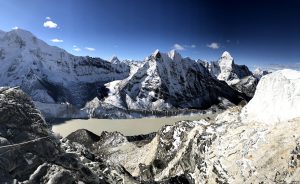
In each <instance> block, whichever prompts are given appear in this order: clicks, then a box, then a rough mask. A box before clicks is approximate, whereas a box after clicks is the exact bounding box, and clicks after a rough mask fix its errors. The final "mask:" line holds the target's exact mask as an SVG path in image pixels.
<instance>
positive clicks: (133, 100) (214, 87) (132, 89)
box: [104, 50, 242, 110]
mask: <svg viewBox="0 0 300 184" xmlns="http://www.w3.org/2000/svg"><path fill="white" fill-rule="evenodd" d="M110 86H114V88H115V89H117V90H113V93H114V94H113V95H108V97H107V98H105V99H104V102H105V103H109V104H112V105H114V106H117V107H120V108H125V109H127V108H128V109H148V110H163V109H174V108H208V107H210V106H211V105H213V104H217V103H219V101H220V100H219V98H220V97H224V98H227V99H229V100H230V101H233V102H234V103H238V101H239V99H238V98H239V97H238V96H239V95H240V94H239V93H237V92H236V91H234V90H232V89H231V88H230V87H229V86H228V85H226V84H224V83H222V82H219V81H218V80H216V79H213V78H212V77H211V76H210V74H209V72H208V71H207V69H206V68H205V67H204V66H203V65H202V64H201V63H199V62H196V61H194V60H191V59H189V58H182V57H181V55H180V54H179V53H178V52H176V51H175V50H172V51H170V52H169V53H167V54H165V53H161V52H160V51H159V50H156V51H155V52H154V53H153V54H152V55H150V56H149V57H147V58H146V59H145V62H144V63H143V65H142V66H141V67H139V68H138V70H137V71H136V72H135V73H133V74H132V75H130V76H129V77H128V78H126V79H124V80H121V81H118V82H116V83H112V84H110ZM221 89H222V90H221ZM110 91H112V90H110ZM240 97H241V98H240V99H242V96H240Z"/></svg>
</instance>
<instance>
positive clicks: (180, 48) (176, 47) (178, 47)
mask: <svg viewBox="0 0 300 184" xmlns="http://www.w3.org/2000/svg"><path fill="white" fill-rule="evenodd" d="M173 49H175V50H185V48H184V47H183V46H182V45H180V44H178V43H175V44H174V45H173Z"/></svg>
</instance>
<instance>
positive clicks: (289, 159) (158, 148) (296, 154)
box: [92, 107, 300, 184]
mask: <svg viewBox="0 0 300 184" xmlns="http://www.w3.org/2000/svg"><path fill="white" fill-rule="evenodd" d="M240 110H241V108H240V107H235V108H232V109H229V110H228V111H226V112H224V113H222V114H220V115H219V116H218V117H217V118H216V119H214V120H199V121H181V122H177V123H176V124H175V125H172V126H165V127H163V128H162V129H161V130H160V131H159V132H158V133H157V134H156V136H155V137H154V138H153V140H152V141H151V142H150V143H148V144H146V145H143V146H141V147H138V146H136V145H135V144H132V143H130V142H127V141H123V142H119V143H118V144H114V145H113V146H109V144H106V146H105V149H99V148H97V147H94V149H92V152H96V153H97V154H100V155H102V156H103V157H106V158H107V159H109V160H111V161H112V162H113V163H120V164H122V165H123V166H124V167H125V168H126V170H128V172H129V173H131V174H132V175H133V176H135V177H136V178H139V179H141V180H142V181H141V182H142V183H170V184H171V183H191V184H192V183H193V184H198V183H243V182H246V183H262V182H263V183H274V182H275V183H293V182H294V183H297V182H300V175H299V174H300V166H299V162H300V159H299V158H300V147H299V145H300V142H299V141H300V137H299V132H300V126H299V125H300V124H299V123H300V119H299V118H298V119H295V120H293V121H286V122H282V123H281V124H278V125H267V124H260V123H256V122H252V123H243V122H242V121H241V119H240ZM112 135H116V138H117V137H119V135H118V134H115V133H114V134H110V136H109V140H112V137H111V136H112ZM118 140H120V139H119V138H118ZM100 147H101V146H100ZM104 150H105V151H104Z"/></svg>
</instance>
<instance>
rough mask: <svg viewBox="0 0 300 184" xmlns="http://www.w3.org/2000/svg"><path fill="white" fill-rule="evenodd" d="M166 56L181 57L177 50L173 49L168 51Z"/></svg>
mask: <svg viewBox="0 0 300 184" xmlns="http://www.w3.org/2000/svg"><path fill="white" fill-rule="evenodd" d="M168 56H169V58H171V59H173V60H174V59H175V58H180V59H181V58H182V57H181V55H180V54H179V53H178V51H176V50H175V49H173V50H171V51H169V53H168Z"/></svg>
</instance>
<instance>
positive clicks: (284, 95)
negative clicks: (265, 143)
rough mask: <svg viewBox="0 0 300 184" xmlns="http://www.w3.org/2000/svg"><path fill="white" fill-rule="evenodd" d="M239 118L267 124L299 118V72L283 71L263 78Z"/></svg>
mask: <svg viewBox="0 0 300 184" xmlns="http://www.w3.org/2000/svg"><path fill="white" fill-rule="evenodd" d="M241 116H242V118H243V119H244V121H258V122H263V123H268V124H272V123H276V122H281V121H286V120H289V119H292V118H296V117H300V72H299V71H295V70H289V69H285V70H280V71H276V72H274V73H271V74H268V75H266V76H263V77H262V78H261V80H260V82H259V83H258V86H257V90H256V92H255V95H254V97H253V99H252V100H251V101H250V102H249V103H248V104H247V105H246V106H245V107H244V109H243V111H242V115H241Z"/></svg>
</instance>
